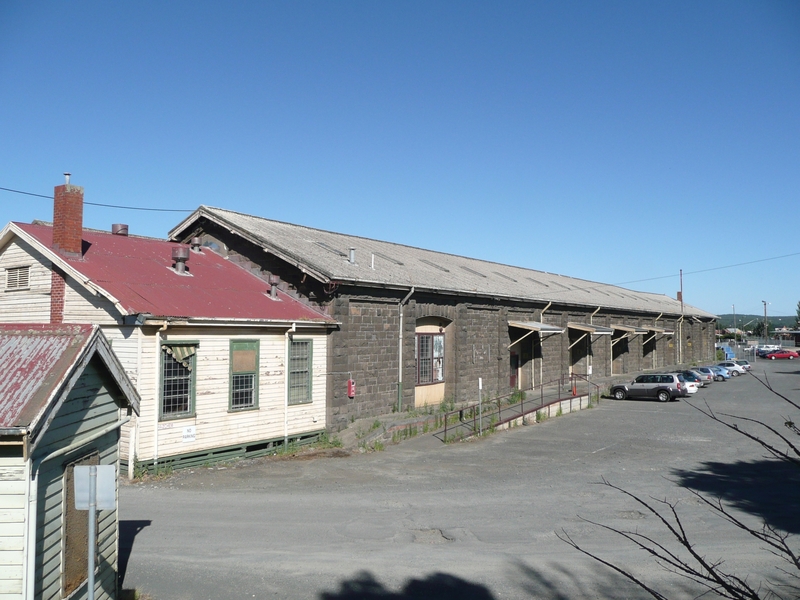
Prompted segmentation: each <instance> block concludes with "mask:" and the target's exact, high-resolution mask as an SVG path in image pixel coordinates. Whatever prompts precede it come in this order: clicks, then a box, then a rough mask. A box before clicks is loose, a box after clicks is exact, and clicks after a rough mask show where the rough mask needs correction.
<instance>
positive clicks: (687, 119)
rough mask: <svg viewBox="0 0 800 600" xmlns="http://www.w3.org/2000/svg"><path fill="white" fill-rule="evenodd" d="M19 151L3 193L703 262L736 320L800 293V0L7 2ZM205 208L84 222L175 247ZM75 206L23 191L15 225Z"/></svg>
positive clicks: (662, 273)
mask: <svg viewBox="0 0 800 600" xmlns="http://www.w3.org/2000/svg"><path fill="white" fill-rule="evenodd" d="M0 140H2V141H1V142H0V187H5V188H12V189H17V190H24V191H28V192H33V193H39V194H52V189H53V186H54V185H59V184H61V183H63V176H62V173H63V172H64V171H70V172H72V174H73V176H72V182H73V183H75V184H78V185H82V186H84V188H85V191H86V201H87V202H96V203H106V204H119V205H128V206H137V207H158V208H177V209H189V210H191V209H194V208H196V207H197V206H199V205H200V204H208V205H212V206H218V207H222V208H227V209H231V210H237V211H241V212H245V213H250V214H255V215H259V216H263V217H267V218H271V219H278V220H282V221H288V222H291V223H298V224H302V225H308V226H311V227H318V228H322V229H328V230H333V231H339V232H343V233H349V234H355V235H361V236H366V237H373V238H378V239H384V240H389V241H393V242H399V243H404V244H409V245H413V246H420V247H425V248H430V249H434V250H440V251H444V252H450V253H454V254H462V255H467V256H474V257H478V258H483V259H487V260H493V261H497V262H502V263H508V264H514V265H520V266H524V267H530V268H534V269H540V270H544V271H550V272H555V273H561V274H565V275H571V276H574V277H581V278H586V279H590V280H594V281H602V282H607V283H619V284H624V285H625V286H626V287H629V288H632V289H638V290H645V291H652V292H657V293H664V294H668V295H671V296H674V295H675V293H676V291H677V290H678V289H679V286H680V282H679V277H678V273H679V270H680V269H683V271H684V282H683V284H684V297H685V299H686V301H687V302H689V303H690V304H693V305H695V306H698V307H700V308H703V309H706V310H709V311H712V312H715V313H729V312H731V306H732V305H736V312H737V313H739V314H742V313H756V314H763V305H762V300H766V301H767V302H769V303H770V304H769V306H768V311H769V313H770V314H773V315H778V314H783V315H793V314H794V313H795V309H796V305H797V302H798V300H800V277H798V275H799V274H800V268H799V267H800V238H799V237H798V224H799V223H800V219H798V216H799V214H798V209H799V208H800V198H798V194H799V193H800V3H798V2H795V1H785V2H781V1H775V2H736V1H730V0H725V1H721V2H716V1H710V2H694V1H692V2H641V1H638V0H637V1H632V2H588V1H587V2H533V1H525V2H510V1H508V2H467V1H461V0H459V1H457V2H430V1H425V2H409V1H403V2H383V1H380V2H379V1H372V2H344V1H343V2H330V1H326V2H301V1H291V2H261V1H258V2H236V3H224V2H177V1H176V2H164V3H162V2H128V3H122V2H80V1H77V2H47V1H44V2H17V1H11V0H6V1H4V2H2V3H0ZM183 215H184V214H183V213H153V212H138V211H124V210H113V209H107V208H99V207H94V206H87V207H86V211H85V217H84V218H85V225H86V226H87V227H95V228H102V229H108V228H110V225H111V224H112V223H115V222H123V223H129V224H130V226H131V233H137V234H143V235H151V236H158V237H163V236H165V235H166V233H167V231H169V229H171V228H172V227H173V226H174V225H175V224H177V223H178V222H179V220H180V219H182V218H183ZM51 218H52V205H51V202H50V201H48V200H46V199H42V198H35V197H27V196H21V195H17V194H12V193H8V192H2V191H0V221H1V222H2V223H0V224H4V223H6V222H8V221H12V220H14V221H31V220H33V219H45V220H50V219H51ZM785 255H792V256H788V257H785V258H777V259H774V260H767V259H773V258H775V257H779V256H785ZM751 261H761V262H753V263H752V264H746V265H741V266H738V267H734V268H723V269H718V270H709V269H715V268H717V267H726V266H729V265H735V264H739V263H747V262H751ZM698 271H705V272H698Z"/></svg>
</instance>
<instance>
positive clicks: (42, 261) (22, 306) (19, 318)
mask: <svg viewBox="0 0 800 600" xmlns="http://www.w3.org/2000/svg"><path fill="white" fill-rule="evenodd" d="M1 252H2V254H0V286H1V287H2V289H3V290H4V293H0V315H2V321H3V322H5V323H48V322H49V321H50V283H51V277H52V275H51V271H50V261H48V260H47V259H46V258H45V257H44V256H42V255H41V254H40V253H39V252H36V251H35V250H34V249H33V248H31V246H29V245H28V244H27V243H25V242H23V241H21V240H15V241H12V242H10V243H9V244H8V245H7V246H6V247H5V248H4V249H2V251H1ZM14 267H30V273H29V283H30V285H29V286H28V288H27V289H20V290H14V291H5V287H6V270H7V269H12V268H14Z"/></svg>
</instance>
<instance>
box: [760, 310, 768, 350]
mask: <svg viewBox="0 0 800 600" xmlns="http://www.w3.org/2000/svg"><path fill="white" fill-rule="evenodd" d="M761 302H763V303H764V341H767V340H769V326H768V325H767V301H766V300H762V301H761Z"/></svg>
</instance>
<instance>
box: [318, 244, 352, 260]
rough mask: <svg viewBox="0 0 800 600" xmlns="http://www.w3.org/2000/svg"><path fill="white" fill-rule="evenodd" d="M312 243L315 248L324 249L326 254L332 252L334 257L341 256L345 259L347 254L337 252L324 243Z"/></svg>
mask: <svg viewBox="0 0 800 600" xmlns="http://www.w3.org/2000/svg"><path fill="white" fill-rule="evenodd" d="M314 243H315V244H316V245H317V246H319V247H320V248H324V249H325V250H327V251H328V252H333V253H334V254H335V255H336V256H342V257H345V258H346V257H347V254H346V253H345V252H342V251H341V250H337V249H336V248H332V247H330V246H328V244H326V243H325V242H314Z"/></svg>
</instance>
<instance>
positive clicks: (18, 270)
mask: <svg viewBox="0 0 800 600" xmlns="http://www.w3.org/2000/svg"><path fill="white" fill-rule="evenodd" d="M29 289H31V267H30V265H25V266H20V267H8V268H6V288H5V291H7V292H16V291H18V290H29Z"/></svg>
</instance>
